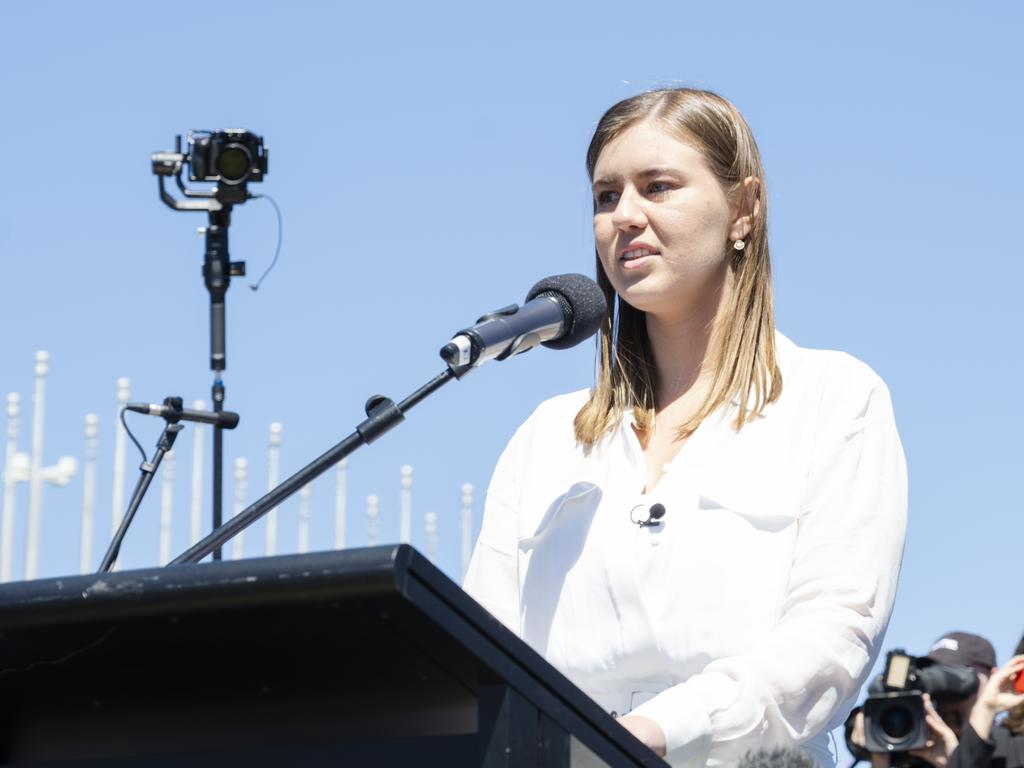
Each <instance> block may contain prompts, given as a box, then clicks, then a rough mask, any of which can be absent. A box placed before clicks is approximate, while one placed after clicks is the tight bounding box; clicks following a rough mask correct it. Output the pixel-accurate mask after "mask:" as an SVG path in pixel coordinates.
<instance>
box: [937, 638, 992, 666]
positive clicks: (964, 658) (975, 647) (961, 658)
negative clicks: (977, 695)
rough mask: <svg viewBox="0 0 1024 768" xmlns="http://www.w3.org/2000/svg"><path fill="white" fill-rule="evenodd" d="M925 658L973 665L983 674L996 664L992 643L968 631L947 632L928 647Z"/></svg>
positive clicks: (944, 662) (940, 662) (953, 663)
mask: <svg viewBox="0 0 1024 768" xmlns="http://www.w3.org/2000/svg"><path fill="white" fill-rule="evenodd" d="M925 658H926V659H931V660H932V661H934V662H935V663H936V664H947V665H949V666H953V667H975V668H977V669H979V670H981V671H983V672H985V674H988V673H989V672H991V670H992V667H994V666H996V650H995V648H993V647H992V643H990V642H989V641H988V640H986V639H985V638H984V637H980V636H979V635H973V634H971V633H970V632H947V633H946V634H944V635H943V636H942V637H940V638H939V639H938V640H936V641H935V642H934V643H932V647H931V648H929V649H928V655H927V656H925Z"/></svg>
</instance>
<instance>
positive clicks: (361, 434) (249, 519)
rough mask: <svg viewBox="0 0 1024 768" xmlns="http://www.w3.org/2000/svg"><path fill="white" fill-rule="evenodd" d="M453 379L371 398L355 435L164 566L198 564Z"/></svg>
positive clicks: (447, 374)
mask: <svg viewBox="0 0 1024 768" xmlns="http://www.w3.org/2000/svg"><path fill="white" fill-rule="evenodd" d="M454 378H456V376H455V374H454V373H453V372H452V370H451V369H445V370H444V371H443V372H442V373H440V374H438V375H437V376H435V377H434V378H433V379H431V380H430V381H429V382H427V383H426V384H424V385H423V386H422V387H420V388H419V389H417V390H416V391H415V392H413V393H412V394H411V395H409V396H408V397H407V398H405V400H403V401H402V402H400V403H398V404H397V405H396V404H395V402H394V401H393V400H391V399H390V398H387V397H384V396H383V395H374V396H373V397H371V398H370V399H369V400H367V402H366V420H365V421H363V422H362V423H361V424H360V425H359V426H358V427H356V429H355V432H353V433H352V434H351V435H349V436H348V437H346V438H345V439H344V440H342V441H341V442H340V443H338V444H337V445H335V446H334V447H333V448H331V449H329V450H328V451H327V452H325V453H323V454H321V455H320V456H319V457H317V458H316V459H314V460H313V461H311V462H310V463H309V464H307V465H306V466H305V467H303V468H302V469H300V470H299V471H298V472H296V473H295V474H294V475H292V476H291V477H289V478H288V479H287V480H285V481H284V482H283V483H281V484H280V485H278V486H277V487H276V488H274V489H273V490H271V491H268V492H267V493H266V495H264V496H263V497H262V498H260V499H259V500H257V501H255V502H253V503H252V504H250V505H249V506H248V507H247V508H246V509H244V510H242V511H241V512H240V513H238V514H237V515H235V516H234V517H233V518H231V519H230V520H229V521H228V522H226V523H224V524H223V525H221V526H220V527H219V528H217V529H216V530H214V531H213V532H212V533H210V534H209V535H208V536H207V537H206V538H204V539H201V540H200V541H198V542H196V543H195V544H194V545H192V546H191V547H189V548H188V549H187V550H185V551H184V552H182V553H181V554H180V555H178V556H177V557H176V558H174V559H173V560H172V561H171V562H170V563H168V565H182V564H184V563H198V562H199V561H200V560H202V559H203V558H204V557H206V556H207V555H209V554H210V553H211V552H213V551H214V550H217V549H219V548H220V547H221V546H223V545H224V544H225V543H226V542H227V541H229V540H230V539H232V538H233V537H234V536H235V535H236V534H238V533H240V532H242V531H243V530H245V529H246V528H248V527H249V526H250V525H252V524H253V523H254V522H256V521H257V520H259V519H260V518H261V517H263V516H264V515H265V514H267V513H268V512H269V511H270V510H272V509H273V508H274V507H277V506H279V505H280V504H281V502H283V501H284V500H285V499H287V498H288V497H289V496H291V495H292V494H294V493H296V492H298V491H299V490H300V489H301V488H302V487H303V486H305V485H307V484H308V483H310V482H311V481H313V480H314V479H316V478H317V477H319V476H320V475H322V474H323V473H324V472H326V471H327V470H328V469H330V468H331V467H333V466H334V465H335V464H337V463H338V462H339V461H341V460H342V459H344V458H346V457H347V456H349V455H350V454H352V453H354V452H355V451H356V450H357V449H358V448H361V447H362V446H363V445H369V444H370V443H372V442H374V441H375V440H377V439H378V438H380V437H382V436H383V435H384V434H385V433H386V432H389V431H391V430H392V429H393V428H394V427H396V426H398V425H399V424H400V423H402V422H403V421H405V412H406V411H408V410H409V409H410V408H412V407H413V406H414V405H417V404H419V403H420V402H421V401H423V400H425V399H426V398H427V397H428V396H430V395H431V394H433V393H434V392H436V391H437V390H438V389H440V388H441V387H443V386H444V385H445V384H447V383H448V382H449V381H451V380H452V379H454Z"/></svg>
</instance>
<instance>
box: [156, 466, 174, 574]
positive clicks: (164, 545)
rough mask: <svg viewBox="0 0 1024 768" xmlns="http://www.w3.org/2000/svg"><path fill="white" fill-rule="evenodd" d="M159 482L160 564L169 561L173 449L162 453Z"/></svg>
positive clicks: (172, 502)
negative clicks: (161, 476)
mask: <svg viewBox="0 0 1024 768" xmlns="http://www.w3.org/2000/svg"><path fill="white" fill-rule="evenodd" d="M163 471H164V473H163V474H164V476H163V480H162V481H161V484H160V553H159V558H160V559H159V563H160V565H167V564H168V563H169V562H171V520H172V518H173V515H174V450H173V449H172V450H170V451H168V452H167V453H165V454H164V461H163Z"/></svg>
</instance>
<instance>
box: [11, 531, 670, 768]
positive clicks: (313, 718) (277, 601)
mask: <svg viewBox="0 0 1024 768" xmlns="http://www.w3.org/2000/svg"><path fill="white" fill-rule="evenodd" d="M21 765H25V766H29V765H31V766H76V767H82V768H84V767H85V766H156V767H158V768H163V767H164V766H185V765H187V766H196V767H205V766H218V768H221V767H223V766H234V765H239V766H246V767H247V768H248V767H253V768H255V767H261V766H287V768H297V767H298V766H332V767H333V766H363V765H365V766H435V765H437V766H510V767H512V766H515V767H519V766H521V767H523V768H526V767H527V766H538V767H540V766H543V767H544V768H569V766H587V767H588V768H589V766H605V765H608V766H664V765H665V763H664V762H663V761H661V760H660V759H658V758H657V757H656V756H655V755H654V754H653V753H652V752H651V751H650V750H648V749H647V748H645V747H644V746H643V745H642V744H640V742H638V741H637V740H635V739H634V738H633V737H632V736H631V735H629V734H628V733H627V732H626V731H625V730H624V729H623V728H621V727H620V726H619V725H618V724H617V723H615V721H614V720H613V719H612V718H611V717H610V716H609V715H608V714H607V713H606V712H604V711H603V710H602V709H601V708H600V707H599V706H598V705H597V704H596V703H595V702H593V701H592V700H591V699H590V698H588V697H587V696H586V695H585V694H583V693H582V692H581V691H580V690H578V689H577V688H576V687H574V686H573V685H572V683H570V682H569V681H568V680H567V679H565V678H564V677H563V676H562V675H560V674H559V673H558V672H557V671H556V670H555V669H554V668H552V667H551V666H550V665H549V664H547V662H545V661H544V660H543V659H542V658H541V657H540V656H539V655H538V654H536V653H535V652H534V651H533V650H531V649H530V648H529V647H528V646H527V645H526V644H525V643H523V642H522V641H521V640H520V639H519V638H517V637H515V636H514V635H513V634H512V633H511V632H509V631H508V630H507V629H506V628H505V627H504V626H502V625H501V624H500V623H499V622H498V621H497V620H496V619H494V618H493V617H492V616H491V615H490V614H488V613H487V612H486V611H485V610H484V609H483V608H481V607H480V606H479V605H478V604H477V603H476V602H474V601H473V600H472V599H471V598H470V597H469V596H468V595H466V594H465V593H464V592H463V591H462V590H461V589H460V588H459V587H458V586H457V585H456V584H454V583H453V582H452V581H451V580H449V579H448V578H447V577H446V576H444V575H443V574H442V573H441V572H440V571H439V570H437V569H436V568H435V567H434V566H433V565H432V564H431V563H430V562H429V561H428V560H427V559H426V558H424V557H423V556H421V555H420V554H419V553H417V552H416V550H414V549H413V548H412V547H409V546H407V545H395V546H385V547H373V548H367V549H352V550H345V551H340V552H324V553H316V554H310V555H301V556H287V557H272V558H261V559H251V560H238V561H231V562H214V563H203V564H199V565H181V566H174V567H170V568H160V569H148V570H139V571H126V572H122V573H114V574H105V575H96V576H73V577H68V578H58V579H45V580H39V581H31V582H21V583H15V584H7V585H4V586H3V587H0V766H21Z"/></svg>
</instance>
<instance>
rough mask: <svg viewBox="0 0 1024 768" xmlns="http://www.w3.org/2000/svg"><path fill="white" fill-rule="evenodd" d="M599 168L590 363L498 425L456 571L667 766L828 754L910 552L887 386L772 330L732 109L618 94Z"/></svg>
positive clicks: (749, 182)
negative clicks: (593, 361) (503, 442)
mask: <svg viewBox="0 0 1024 768" xmlns="http://www.w3.org/2000/svg"><path fill="white" fill-rule="evenodd" d="M587 170H588V172H589V175H590V179H591V182H592V186H593V194H594V237H595V243H596V253H597V278H598V282H599V284H600V285H601V287H602V289H603V290H604V292H605V294H606V297H607V299H608V312H607V315H606V316H605V318H604V321H603V323H602V326H601V330H600V337H599V342H598V371H597V375H596V381H595V383H594V386H593V387H592V388H591V389H588V390H586V391H581V392H574V393H571V394H567V395H563V396H560V397H555V398H553V399H551V400H548V401H546V402H544V403H542V404H541V405H540V406H539V407H538V408H537V409H536V411H535V412H534V413H533V415H532V416H531V417H530V418H529V419H528V420H527V421H526V422H525V423H524V424H523V425H522V426H521V427H520V428H519V429H518V431H517V432H516V433H515V435H514V436H513V438H512V439H511V441H510V442H509V444H508V446H507V448H506V449H505V451H504V452H503V454H502V456H501V458H500V460H499V462H498V465H497V468H496V470H495V473H494V477H493V479H492V481H491V485H490V488H489V490H488V495H487V502H486V508H485V512H484V520H483V524H482V529H481V532H480V537H479V539H478V541H477V545H476V550H475V552H474V555H473V559H472V562H471V564H470V567H469V571H468V573H467V577H466V583H465V587H466V590H467V591H468V592H469V593H470V594H471V595H473V596H474V597H475V598H476V599H477V600H478V601H479V602H480V603H481V604H482V605H484V607H486V608H487V609H488V610H489V611H490V612H491V613H492V614H494V615H495V616H496V617H497V618H498V619H500V620H501V621H502V622H503V623H504V624H505V625H507V626H508V627H509V628H510V629H512V630H513V631H514V632H516V633H517V634H518V635H519V636H521V637H522V638H523V639H524V640H525V641H526V642H528V643H529V644H530V645H531V646H532V647H533V648H535V649H536V650H537V651H538V652H540V653H541V654H542V655H543V656H544V657H545V658H546V659H547V660H548V661H549V662H550V663H551V664H553V665H554V666H555V667H556V668H557V669H559V670H560V671H561V672H563V673H564V674H565V675H566V676H567V677H568V678H569V679H570V680H572V681H573V682H574V683H575V684H576V685H578V686H579V687H580V688H581V689H582V690H583V691H585V692H586V693H587V694H588V695H590V696H591V697H592V698H594V699H595V700H596V701H598V702H599V703H600V704H601V705H602V706H603V707H604V708H605V709H606V710H607V711H609V712H610V713H612V714H613V715H614V716H615V717H617V718H619V721H620V723H621V724H622V725H623V726H624V727H626V728H627V729H628V730H630V731H631V732H632V733H633V734H634V735H636V736H637V737H638V738H640V739H641V740H642V741H643V742H645V743H646V744H647V745H648V746H650V747H651V748H652V749H654V750H655V751H656V752H658V753H659V754H661V755H664V756H666V759H667V760H668V761H669V762H670V763H671V764H673V765H686V766H702V765H705V764H707V765H721V764H735V763H737V762H739V760H740V758H741V757H742V756H743V755H744V754H745V753H746V752H747V751H748V750H750V749H755V748H762V747H763V748H770V747H774V746H800V747H801V748H802V749H804V750H805V751H806V752H808V753H809V754H810V755H812V756H813V757H814V758H815V759H816V760H817V761H818V762H819V763H820V764H821V765H823V766H832V765H834V764H835V758H834V756H833V754H832V752H831V750H830V745H829V736H828V731H829V729H830V728H831V727H833V726H834V725H837V724H841V723H842V722H843V720H844V718H845V716H846V714H847V711H848V710H849V707H850V706H851V705H852V703H853V699H854V698H855V697H856V695H857V693H858V690H859V688H860V686H861V684H862V682H863V681H864V679H865V678H866V676H867V674H868V672H869V670H870V668H871V666H872V663H873V661H874V659H875V658H876V656H877V654H878V652H879V650H880V645H881V642H882V636H883V634H884V632H885V628H886V624H887V622H888V619H889V614H890V611H891V608H892V603H893V598H894V595H895V590H896V581H897V577H898V574H899V566H900V558H901V553H902V549H903V540H904V534H905V526H906V493H907V491H906V468H905V463H904V458H903V451H902V448H901V445H900V440H899V436H898V434H897V431H896V426H895V422H894V418H893V411H892V405H891V402H890V398H889V392H888V390H887V388H886V386H885V384H884V383H883V382H882V380H881V379H880V378H879V377H878V375H876V374H875V373H874V372H873V371H872V370H871V369H870V368H869V367H868V366H867V365H865V364H864V363H862V362H860V361H858V360H856V359H854V358H852V357H850V356H849V355H847V354H844V353H841V352H834V351H823V350H813V349H805V348H802V347H800V346H798V345H797V344H795V343H794V342H792V341H790V340H789V339H788V338H786V337H785V336H783V335H782V334H780V333H778V332H777V331H776V330H775V324H774V317H773V308H772V287H771V268H770V261H769V253H768V235H767V197H766V194H765V177H764V171H763V168H762V165H761V160H760V156H759V153H758V150H757V146H756V144H755V142H754V138H753V136H752V135H751V132H750V129H749V127H748V126H747V124H746V122H745V121H744V119H743V117H742V116H741V115H740V114H739V112H738V111H737V110H736V108H735V107H734V106H733V105H732V104H731V103H729V102H728V101H726V100H725V99H723V98H721V97H719V96H717V95H715V94H712V93H709V92H706V91H698V90H691V89H672V90H659V91H653V92H648V93H643V94H640V95H638V96H635V97H632V98H629V99H626V100H625V101H622V102H620V103H618V104H616V105H614V106H613V107H612V108H611V109H609V110H608V112H606V113H605V115H604V116H603V117H602V119H601V121H600V123H599V124H598V126H597V129H596V131H595V133H594V136H593V139H592V140H591V143H590V147H589V149H588V152H587ZM837 225H838V220H837ZM827 254H828V251H827V244H823V247H822V250H821V253H820V255H821V256H822V257H827Z"/></svg>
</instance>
